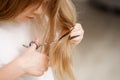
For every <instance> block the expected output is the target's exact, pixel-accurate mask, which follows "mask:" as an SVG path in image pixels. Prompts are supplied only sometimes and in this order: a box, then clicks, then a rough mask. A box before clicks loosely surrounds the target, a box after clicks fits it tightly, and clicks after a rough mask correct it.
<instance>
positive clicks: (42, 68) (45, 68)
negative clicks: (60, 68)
mask: <svg viewBox="0 0 120 80" xmlns="http://www.w3.org/2000/svg"><path fill="white" fill-rule="evenodd" d="M40 70H41V71H43V72H44V71H47V70H48V67H41V68H40Z"/></svg>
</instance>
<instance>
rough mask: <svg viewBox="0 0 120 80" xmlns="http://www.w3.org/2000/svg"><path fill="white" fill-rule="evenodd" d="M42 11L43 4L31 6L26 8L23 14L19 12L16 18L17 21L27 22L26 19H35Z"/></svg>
mask: <svg viewBox="0 0 120 80" xmlns="http://www.w3.org/2000/svg"><path fill="white" fill-rule="evenodd" d="M41 12H42V8H41V6H39V7H38V6H37V7H36V6H30V7H28V8H26V9H25V10H24V11H23V12H22V13H21V14H19V15H18V16H17V17H16V18H15V21H17V22H21V21H22V22H25V21H29V20H32V19H35V18H36V16H37V15H40V13H41Z"/></svg>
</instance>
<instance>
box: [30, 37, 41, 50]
mask: <svg viewBox="0 0 120 80" xmlns="http://www.w3.org/2000/svg"><path fill="white" fill-rule="evenodd" d="M39 41H40V39H39V38H38V37H36V38H35V41H34V42H33V43H31V45H30V47H29V49H32V50H36V48H37V47H38V46H39Z"/></svg>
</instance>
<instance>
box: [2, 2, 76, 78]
mask: <svg viewBox="0 0 120 80" xmlns="http://www.w3.org/2000/svg"><path fill="white" fill-rule="evenodd" d="M7 1H11V0H7ZM15 1H18V2H19V1H21V0H15ZM22 1H26V0H22ZM27 1H29V0H27ZM34 1H36V0H34ZM37 1H40V3H41V5H42V9H43V10H44V11H43V13H41V15H40V16H39V17H38V20H39V22H40V23H41V25H42V26H43V27H47V28H46V29H45V32H46V33H45V35H44V42H47V43H51V42H52V41H54V40H55V38H56V32H58V29H60V30H59V31H60V33H59V36H60V35H61V33H62V32H64V31H69V30H70V29H71V28H73V27H74V24H75V22H76V10H75V7H74V5H73V3H72V1H71V0H37ZM11 2H13V1H11ZM31 2H32V0H31ZM16 3H17V2H16ZM23 3H24V2H23ZM0 4H1V2H0ZM24 4H27V2H26V3H24ZM21 5H22V4H21ZM27 5H29V4H27ZM3 6H5V5H3ZM11 6H12V5H11ZM22 6H23V5H22ZM16 8H18V9H19V6H17V5H16ZM22 8H23V9H25V7H22ZM1 10H2V7H1V6H0V12H1ZM10 11H13V12H15V9H14V8H13V10H12V9H11V10H10ZM8 12H9V10H8ZM18 12H19V13H20V12H22V10H21V9H20V11H18ZM18 12H16V15H18ZM1 14H3V15H1ZM11 17H13V13H12V12H10V13H9V14H8V15H7V16H6V17H5V14H4V13H0V20H2V19H3V20H4V19H9V18H11ZM46 17H47V19H46ZM39 27H40V26H39ZM44 47H45V53H49V56H50V63H51V66H52V68H53V70H54V71H55V73H56V76H57V77H58V78H59V80H66V76H67V78H69V80H75V77H74V74H73V70H72V63H71V48H72V46H71V44H70V37H69V34H68V35H66V36H65V37H64V38H62V39H61V40H59V41H58V42H57V43H56V44H54V45H53V47H51V46H50V45H49V46H44Z"/></svg>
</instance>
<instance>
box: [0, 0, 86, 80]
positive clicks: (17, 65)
mask: <svg viewBox="0 0 120 80" xmlns="http://www.w3.org/2000/svg"><path fill="white" fill-rule="evenodd" d="M75 22H76V13H75V9H74V6H73V4H72V2H71V1H70V0H0V33H1V34H0V44H1V45H0V52H1V53H0V66H1V68H0V80H54V77H53V74H52V71H51V68H52V69H53V72H54V73H55V76H57V78H58V80H67V78H68V79H69V80H74V75H73V72H72V66H71V61H70V56H71V54H70V52H71V51H70V50H71V47H72V46H73V45H75V44H78V43H80V41H81V40H82V38H83V34H84V31H83V29H82V27H81V25H80V24H75ZM36 36H37V37H36ZM34 37H36V38H35V40H34ZM30 41H31V42H30ZM28 42H30V43H28ZM27 44H28V45H27ZM49 66H50V67H51V68H48V67H49ZM43 74H44V75H43Z"/></svg>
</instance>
